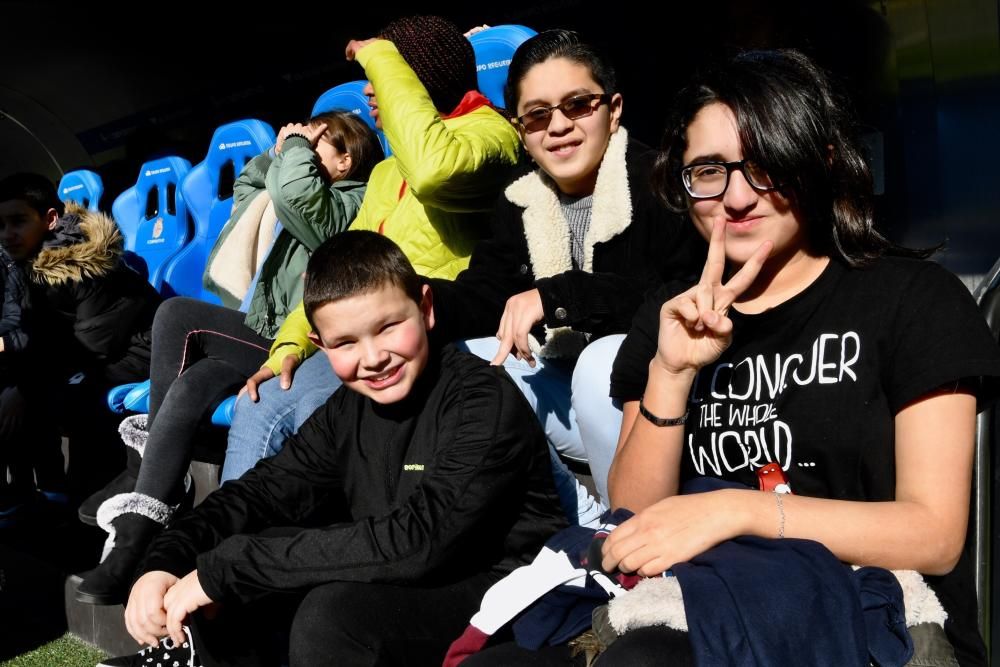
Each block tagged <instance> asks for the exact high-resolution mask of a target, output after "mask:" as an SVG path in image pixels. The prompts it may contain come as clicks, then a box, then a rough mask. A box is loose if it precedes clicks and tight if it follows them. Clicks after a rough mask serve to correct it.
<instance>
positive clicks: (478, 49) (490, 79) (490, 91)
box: [469, 25, 538, 109]
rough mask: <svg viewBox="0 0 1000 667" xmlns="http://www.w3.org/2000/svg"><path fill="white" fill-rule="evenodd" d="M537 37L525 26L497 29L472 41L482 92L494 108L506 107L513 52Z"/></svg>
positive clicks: (486, 32)
mask: <svg viewBox="0 0 1000 667" xmlns="http://www.w3.org/2000/svg"><path fill="white" fill-rule="evenodd" d="M536 34H538V33H536V32H535V31H534V30H532V29H531V28H527V27H525V26H523V25H497V26H493V27H492V28H487V29H486V30H482V31H480V32H477V33H476V34H474V35H472V36H471V37H469V41H470V42H472V50H473V51H474V52H475V54H476V76H477V78H478V80H479V92H481V93H482V94H483V95H485V96H486V97H488V98H489V99H490V102H492V103H493V106H495V107H499V108H501V109H502V108H503V107H504V101H503V87H504V84H505V83H506V82H507V70H508V69H509V68H510V59H511V58H512V57H513V56H514V51H517V47H519V46H520V45H521V44H522V43H523V42H524V41H525V40H526V39H528V38H529V37H533V36H534V35H536Z"/></svg>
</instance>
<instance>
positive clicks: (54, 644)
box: [0, 634, 105, 667]
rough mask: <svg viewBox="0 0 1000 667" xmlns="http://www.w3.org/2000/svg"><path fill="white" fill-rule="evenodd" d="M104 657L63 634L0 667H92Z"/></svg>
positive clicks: (4, 662) (74, 638)
mask: <svg viewBox="0 0 1000 667" xmlns="http://www.w3.org/2000/svg"><path fill="white" fill-rule="evenodd" d="M104 657H105V655H104V652H103V651H101V650H100V649H97V648H94V647H93V646H91V645H90V644H87V643H85V642H82V641H80V640H79V639H77V638H76V637H74V636H72V635H70V634H65V635H63V636H62V637H60V638H59V639H56V640H54V641H51V642H49V643H48V644H45V645H44V646H39V647H38V648H36V649H35V650H33V651H29V652H28V653H25V654H23V655H19V656H17V657H16V658H12V659H10V660H5V661H3V662H0V667H94V665H96V664H97V663H98V661H99V660H101V659H103V658H104Z"/></svg>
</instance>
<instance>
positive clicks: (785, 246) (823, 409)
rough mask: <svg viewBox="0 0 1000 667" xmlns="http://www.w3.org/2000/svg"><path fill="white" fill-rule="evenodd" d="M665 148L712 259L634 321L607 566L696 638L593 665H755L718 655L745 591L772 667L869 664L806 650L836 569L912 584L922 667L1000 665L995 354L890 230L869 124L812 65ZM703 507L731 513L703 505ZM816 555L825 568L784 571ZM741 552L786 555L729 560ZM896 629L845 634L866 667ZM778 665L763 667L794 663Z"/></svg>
mask: <svg viewBox="0 0 1000 667" xmlns="http://www.w3.org/2000/svg"><path fill="white" fill-rule="evenodd" d="M667 128H668V129H667V134H666V140H665V150H664V152H663V154H662V156H661V157H660V159H659V161H658V163H657V167H656V171H657V176H658V190H659V192H660V194H661V195H662V196H663V197H664V199H665V200H666V201H667V202H668V204H669V205H670V206H671V207H672V208H674V209H677V210H680V209H686V210H687V212H688V214H689V215H690V217H691V221H692V222H693V223H694V227H695V228H696V229H697V230H698V232H699V233H700V234H701V235H702V236H703V237H704V238H706V239H708V240H709V242H710V247H709V253H708V259H707V261H706V263H705V266H704V269H703V271H702V274H701V278H700V280H699V281H698V282H697V283H696V284H694V285H693V286H691V285H690V284H688V285H681V284H673V285H668V286H666V287H665V288H663V289H661V290H659V292H658V293H656V294H654V295H653V296H652V297H651V298H650V299H649V300H648V301H647V303H646V304H645V305H644V306H643V307H642V308H640V310H639V312H638V313H637V315H636V318H635V320H634V323H633V326H632V329H631V331H630V332H629V334H628V336H627V337H626V339H625V341H624V342H623V344H622V346H621V349H620V351H619V353H618V357H617V359H616V361H615V364H614V370H613V373H612V377H611V395H612V397H614V398H615V399H617V400H618V401H621V402H622V403H623V406H624V409H623V411H622V415H621V417H622V418H621V424H622V426H621V432H620V436H619V439H618V445H617V450H616V451H615V453H614V461H613V464H612V465H611V466H610V473H609V476H608V486H609V489H610V496H611V502H612V506H614V507H624V508H628V509H629V510H631V511H633V512H635V513H636V514H635V516H634V517H633V518H632V519H630V520H628V521H626V522H625V523H623V524H622V525H621V526H619V527H618V528H617V529H615V530H614V532H612V533H611V536H610V537H609V538H608V539H607V541H606V542H605V543H604V545H603V567H604V569H606V570H609V571H614V570H620V571H624V572H636V573H638V574H640V575H643V576H647V577H658V576H659V575H661V574H662V573H664V571H667V570H671V569H672V571H673V574H675V575H676V576H677V578H678V580H679V582H680V588H681V589H683V603H684V606H685V608H686V611H687V626H688V628H687V629H688V630H690V635H686V634H684V633H681V632H678V630H677V625H676V624H674V625H673V627H672V628H671V627H667V626H665V625H657V626H656V627H650V628H645V629H643V630H641V631H638V632H626V633H625V634H623V635H622V636H621V638H620V639H619V640H618V641H616V642H615V643H614V644H612V647H611V649H609V651H608V653H606V654H605V656H604V657H603V658H602V659H601V660H599V661H598V664H599V665H603V664H606V662H607V664H628V665H644V664H667V663H663V662H662V661H663V660H664V659H665V658H664V656H678V659H681V658H680V657H682V656H687V657H688V658H690V657H691V656H692V655H694V656H695V657H696V659H697V661H698V664H702V661H703V660H704V659H705V656H706V651H708V652H709V653H710V652H711V651H712V650H716V651H722V653H723V654H724V655H723V658H724V659H723V660H722V662H726V660H734V658H733V657H732V653H739V651H740V650H741V649H740V647H739V646H737V645H736V644H735V643H734V641H733V638H732V637H728V638H727V640H726V641H722V638H721V637H720V636H719V635H718V629H719V628H720V627H723V623H724V621H719V618H720V615H722V614H728V613H730V612H731V611H732V607H733V606H734V605H733V602H732V600H733V599H737V598H738V597H739V595H740V594H741V592H750V593H755V594H757V595H759V598H758V599H759V600H760V601H762V602H763V603H764V604H762V605H761V606H760V607H758V609H759V610H767V613H766V618H761V617H756V618H755V617H754V614H752V613H750V612H749V611H748V610H747V609H746V608H739V609H737V613H739V614H746V616H745V617H744V619H745V622H746V625H745V627H744V628H743V630H742V631H741V632H745V633H746V636H745V641H746V642H747V644H746V645H745V646H744V647H743V648H746V647H747V646H750V647H753V650H754V651H757V650H758V649H760V650H762V651H764V652H763V653H759V654H758V659H760V657H761V655H765V656H766V655H771V656H772V658H773V657H774V655H775V654H773V653H767V651H769V650H772V649H774V647H775V646H779V645H780V646H781V647H782V649H787V650H788V651H789V652H791V653H792V654H794V655H795V656H796V657H795V659H794V660H793V662H794V664H810V665H812V664H851V661H847V660H844V661H840V662H838V660H842V659H843V656H841V657H839V658H838V657H835V654H834V653H833V651H834V650H835V648H837V647H831V646H830V645H829V644H827V643H825V642H823V641H820V640H819V639H817V640H816V641H812V638H811V636H810V635H811V633H814V632H815V633H816V634H817V635H818V634H819V633H820V632H821V631H822V629H821V628H817V627H816V626H815V625H813V626H812V627H806V628H803V626H807V625H808V624H809V623H810V620H809V619H810V618H812V619H815V618H816V616H815V615H813V616H810V614H815V612H816V610H817V609H818V606H817V605H820V604H823V603H827V602H828V601H829V600H830V599H831V596H832V595H833V593H831V591H833V590H834V589H835V587H836V586H837V585H838V583H840V582H839V581H838V582H834V581H832V580H831V579H830V578H821V577H819V576H818V575H816V574H815V573H816V572H818V571H820V561H821V560H822V559H827V560H823V561H822V562H827V561H832V563H833V564H834V565H837V564H838V562H840V561H842V562H843V563H849V564H854V565H860V566H877V567H879V568H886V569H888V570H894V571H910V572H896V575H897V577H898V580H899V581H900V582H901V584H902V589H897V588H894V585H893V584H890V585H889V589H887V590H890V591H891V592H889V593H886V597H885V599H886V600H888V601H889V602H886V603H885V604H886V605H887V606H888V605H891V604H892V603H893V602H892V601H895V600H896V594H897V593H899V591H900V590H901V591H902V595H905V596H907V597H906V605H905V612H904V611H903V609H902V606H903V605H899V608H897V609H896V611H897V612H898V613H897V618H896V619H895V620H896V621H897V625H896V626H893V627H897V628H898V627H901V626H899V625H898V624H899V623H902V622H903V621H902V619H901V617H902V615H903V614H904V613H905V625H906V626H909V634H910V637H911V638H912V639H913V641H914V642H915V644H916V647H917V650H918V652H919V651H921V650H925V651H926V650H927V647H928V646H931V645H934V646H936V647H937V648H936V649H933V650H938V651H941V653H939V654H938V656H939V657H941V656H944V657H943V658H941V659H942V660H944V662H940V663H935V664H954V662H949V660H952V661H953V660H954V658H957V660H958V663H959V664H961V665H980V664H985V652H984V647H983V643H982V639H981V638H980V636H979V633H978V630H977V616H976V599H975V595H974V592H973V586H972V571H971V559H970V557H969V554H965V555H964V556H963V547H964V545H965V536H966V525H967V520H968V512H969V495H970V485H971V476H972V466H973V452H974V443H973V436H974V431H975V416H976V411H977V399H978V406H979V407H980V408H981V407H982V406H983V404H984V402H985V401H987V400H989V399H992V398H993V397H994V395H995V393H996V387H997V384H996V377H997V376H998V375H1000V354H998V350H997V346H996V342H995V341H993V340H991V337H990V335H989V333H988V331H987V329H986V327H985V325H984V322H983V318H982V317H981V316H980V314H979V313H978V311H977V309H976V306H975V303H974V302H973V300H972V299H971V297H970V295H969V293H968V291H967V290H966V288H965V287H963V285H962V284H961V283H960V282H959V281H958V279H957V278H955V277H954V276H953V275H951V274H950V273H948V272H947V271H945V270H944V269H942V268H941V267H940V266H939V265H937V264H934V263H931V262H929V261H923V258H925V257H926V256H927V255H928V254H929V253H927V252H916V251H910V250H905V249H902V248H900V247H897V246H895V245H893V244H892V243H890V242H889V241H887V240H886V239H885V238H884V237H882V236H881V235H880V234H879V233H878V232H877V231H876V230H875V228H874V226H873V211H872V188H871V178H870V173H869V169H868V166H867V164H866V163H865V160H864V159H863V157H862V155H861V153H860V152H859V149H858V147H857V144H856V143H855V142H854V140H853V138H852V136H851V119H850V117H849V116H848V114H847V113H846V111H845V108H844V105H843V103H842V102H841V101H840V100H839V98H838V97H837V95H836V94H835V93H834V91H833V90H832V89H831V87H830V85H829V82H828V80H827V78H826V76H825V75H824V74H823V73H822V72H821V71H820V70H819V69H818V68H817V67H816V66H815V65H814V64H813V63H811V62H810V61H809V60H808V59H807V58H806V57H805V56H803V55H801V54H799V53H797V52H794V51H755V52H748V53H744V54H741V55H739V56H737V57H735V58H733V59H731V60H729V61H728V62H726V63H724V64H722V65H720V66H717V67H715V68H712V69H709V70H707V71H705V72H703V73H702V74H700V75H699V76H697V77H696V79H695V80H694V82H693V83H692V84H691V85H690V86H689V87H687V88H685V89H684V90H683V91H682V92H681V93H680V95H679V98H678V102H677V104H676V107H675V111H674V113H673V115H672V116H671V117H670V118H669V119H668V124H667ZM610 415H611V411H610V410H609V411H608V412H607V413H606V415H605V417H606V418H609V419H612V417H611V416H610ZM591 453H592V457H591V458H592V460H593V459H594V458H595V457H597V458H600V456H598V455H596V454H595V453H594V452H591ZM604 457H605V459H606V458H607V453H605V454H604ZM595 474H598V473H597V472H596V471H595ZM695 484H697V485H701V487H702V488H705V486H706V484H707V486H708V488H710V489H713V490H709V491H707V492H702V493H688V492H687V491H691V490H692V488H691V487H692V485H695ZM762 490H765V491H769V492H767V493H762V492H761V491H762ZM738 536H752V537H750V538H747V537H740V538H739V539H738V540H734V538H737V537H738ZM755 538H762V539H758V540H757V541H754V540H755ZM782 538H783V539H784V540H785V542H783V543H780V544H779V542H780V540H781V539H782ZM789 538H799V539H797V540H794V541H792V540H790V539H789ZM800 540H808V541H811V542H808V543H804V542H800ZM734 544H735V545H736V546H735V547H734V546H733V545H734ZM802 544H805V545H807V546H805V547H800V546H799V545H802ZM720 545H721V546H720ZM799 548H808V549H816V550H818V552H819V555H817V556H815V559H812V558H810V559H806V560H805V562H804V563H802V562H800V561H797V560H795V558H793V557H790V556H787V553H788V551H791V550H793V549H799ZM741 549H742V550H749V552H750V553H758V555H759V553H763V551H761V550H767V553H768V554H769V555H768V556H767V557H766V558H761V559H760V560H758V561H756V562H755V563H754V564H751V560H750V558H749V557H743V558H742V559H740V558H739V557H736V558H735V560H733V559H734V554H744V553H746V551H742V550H741ZM755 549H756V550H757V551H754V550H755ZM810 553H812V552H810ZM720 554H722V555H720ZM775 558H788V559H789V560H788V567H787V568H786V567H784V565H783V566H782V567H783V569H782V571H781V574H780V575H779V576H776V577H774V576H768V575H767V574H766V573H765V572H766V568H765V564H766V563H774V562H780V563H783V564H784V563H785V562H786V561H775V560H773V559H775ZM727 559H728V560H727ZM720 560H721V561H723V563H722V564H721V565H720ZM691 563H694V565H692V564H691ZM803 564H804V565H805V566H806V567H805V568H804V569H805V570H811V571H812V572H813V576H816V578H817V581H813V580H811V579H809V578H808V577H806V578H803V573H802V572H801V571H800V570H799V569H797V566H799V565H803ZM706 567H719V568H722V569H723V570H724V571H725V572H726V573H727V575H726V576H731V577H734V578H735V579H732V580H733V581H738V582H739V583H737V584H736V585H735V586H734V589H735V590H734V591H733V598H732V599H730V598H726V599H715V600H712V601H711V602H709V601H706V600H704V599H699V597H698V593H697V592H698V591H699V590H702V589H699V588H697V587H694V588H692V586H693V584H692V583H691V582H692V576H693V575H692V572H693V571H695V570H696V569H697V568H702V569H701V570H700V572H704V568H706ZM725 568H730V569H725ZM824 571H825V570H824ZM837 571H838V572H843V573H844V574H842V575H841V574H838V575H837V576H838V577H839V576H845V577H847V576H854V575H855V574H856V573H852V572H851V571H850V570H848V569H843V570H837ZM912 571H916V572H919V573H921V574H922V576H918V575H916V574H915V573H914V572H912ZM861 572H867V571H866V570H863V571H861ZM658 581H659V582H662V581H666V580H665V579H659V580H658ZM644 583H645V582H644ZM925 584H926V585H927V586H929V589H927V588H926V586H925ZM640 585H642V584H640ZM754 586H756V587H757V588H753V587H754ZM731 590H732V589H731ZM819 591H821V592H819ZM791 592H795V596H794V599H793V600H792V601H791V602H789V600H790V597H791ZM817 592H819V593H818V594H817ZM918 593H920V594H922V595H923V596H924V597H922V598H919V603H918V602H917V600H918ZM627 600H628V596H626V597H623V598H622V599H621V601H620V602H621V605H623V606H620V607H619V609H618V612H614V609H615V607H616V605H618V604H619V601H616V602H614V603H612V605H611V610H612V612H613V613H612V614H611V616H612V619H613V618H614V617H615V613H620V612H621V610H623V609H625V608H626V607H627V606H628V603H627V602H626V601H627ZM868 600H869V602H870V601H871V598H869V599H868ZM768 601H771V602H772V604H767V602H768ZM937 602H940V606H935V604H936V603H937ZM735 606H736V607H739V605H738V604H737V605H735ZM859 609H860V607H859ZM868 611H871V609H870V608H869V607H866V614H867V613H868ZM921 614H923V615H922V616H921ZM712 617H714V618H712ZM724 618H729V617H728V616H724ZM865 618H869V617H868V616H866V617H865ZM920 621H923V622H920ZM713 623H714V624H715V625H714V627H715V630H712V629H711V627H713V626H712V624H713ZM887 624H889V622H886V623H878V624H876V625H877V628H876V627H872V626H870V627H869V628H868V634H867V635H866V634H865V632H864V630H863V629H862V631H861V633H860V636H859V635H858V634H857V632H856V630H857V626H853V628H852V626H850V625H846V624H845V625H844V626H842V627H839V628H837V629H836V632H834V633H833V635H834V637H835V639H838V640H843V641H846V642H851V641H853V642H855V644H860V646H861V649H860V650H861V654H860V658H859V659H860V661H861V662H862V663H863V664H868V660H869V653H868V651H872V656H875V655H876V654H875V652H874V651H875V650H876V649H874V648H872V646H873V641H874V640H873V635H877V634H878V631H879V630H884V629H885V628H886V627H887ZM640 625H642V624H640ZM668 625H669V624H668ZM942 627H943V631H942V629H941V628H942ZM706 628H708V630H706ZM802 632H804V634H802ZM706 633H707V634H706ZM734 636H739V634H738V633H737V634H736V635H734ZM713 637H714V638H715V639H717V640H719V641H718V645H717V646H715V647H714V649H713V648H712V647H708V646H706V643H709V642H710V640H712V638H713ZM943 637H946V641H945V642H944V643H942V642H941V641H940V640H941V639H942V638H943ZM689 638H690V640H689ZM794 638H799V641H795V639H794ZM805 638H809V639H810V641H803V640H804V639H805ZM774 639H777V640H778V641H777V643H776V644H773V645H770V646H764V648H761V647H762V646H763V645H764V644H765V643H766V642H767V641H769V640H774ZM782 641H784V644H782ZM901 641H902V640H901ZM935 641H936V643H935ZM866 642H867V643H866ZM949 643H950V646H949V645H948V644H949ZM723 644H725V648H723V647H722V645H723ZM901 646H902V648H901V649H900V652H899V653H897V656H896V657H897V658H900V659H901V660H909V659H910V658H909V657H908V656H907V655H906V651H905V643H904V644H903V645H901ZM841 648H842V647H841ZM855 648H857V646H856V645H855ZM952 653H953V655H954V658H952V657H951V656H952ZM716 655H717V656H718V655H719V654H718V653H717V654H716ZM774 659H776V660H778V662H774V663H768V662H767V660H766V659H765V660H764V662H763V663H761V664H787V663H786V662H782V661H781V659H780V658H774ZM878 663H879V664H890V663H891V664H902V663H901V662H900V663H892V661H890V660H884V661H883V659H879V660H878ZM669 664H674V663H669ZM713 664H715V663H713ZM740 664H742V663H740ZM920 664H927V663H920Z"/></svg>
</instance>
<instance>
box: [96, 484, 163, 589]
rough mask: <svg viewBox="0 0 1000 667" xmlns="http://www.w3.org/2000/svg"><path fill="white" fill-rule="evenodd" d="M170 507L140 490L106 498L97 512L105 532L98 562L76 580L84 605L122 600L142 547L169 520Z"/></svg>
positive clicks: (99, 523)
mask: <svg viewBox="0 0 1000 667" xmlns="http://www.w3.org/2000/svg"><path fill="white" fill-rule="evenodd" d="M174 509H175V508H173V507H170V506H169V505H167V504H166V503H164V502H162V501H160V500H157V499H156V498H153V497H152V496H147V495H144V494H141V493H122V494H119V495H116V496H112V497H111V498H108V499H107V500H106V501H105V502H104V503H103V504H102V505H101V507H100V509H99V510H98V511H97V524H98V525H99V526H100V527H101V528H103V529H104V530H106V531H108V539H107V541H106V542H105V544H104V554H103V556H102V557H101V564H100V565H98V566H97V567H96V568H95V569H93V570H91V571H90V572H89V573H88V574H87V575H86V577H85V578H84V580H83V581H82V582H80V585H79V586H78V587H77V589H76V599H77V600H79V601H80V602H84V603H86V604H101V605H108V604H122V603H124V602H125V601H126V599H127V598H128V592H129V589H130V588H131V586H132V580H133V577H134V576H135V570H136V568H137V567H138V566H139V562H140V561H141V560H142V557H143V556H144V555H145V553H146V547H148V546H149V543H150V542H152V541H153V538H154V537H156V535H158V534H159V532H160V531H161V530H162V529H163V527H164V526H166V525H167V522H168V521H170V517H171V516H173V513H174Z"/></svg>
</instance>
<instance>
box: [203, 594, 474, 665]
mask: <svg viewBox="0 0 1000 667" xmlns="http://www.w3.org/2000/svg"><path fill="white" fill-rule="evenodd" d="M492 583H494V579H492V578H489V577H488V576H487V575H477V576H474V577H471V578H469V579H465V580H463V581H459V582H456V583H452V584H448V585H445V586H441V587H439V588H413V587H409V586H396V585H392V584H367V583H353V582H333V583H329V584H324V585H322V586H319V587H317V588H314V589H312V590H311V591H310V592H309V593H308V594H306V596H305V598H304V599H302V602H301V603H300V604H298V605H297V608H296V607H295V606H294V605H290V604H288V599H287V598H282V597H280V596H272V597H271V598H268V599H267V601H266V602H265V601H263V600H262V601H261V602H256V603H253V604H249V605H245V606H241V605H231V606H227V607H226V608H224V609H221V610H220V613H219V614H218V615H217V616H216V617H215V618H213V619H212V620H206V619H205V618H204V617H203V616H201V615H199V614H195V615H194V616H193V617H192V626H193V627H192V630H193V632H194V636H195V649H196V651H197V653H198V657H199V658H200V659H201V661H202V664H204V665H205V667H230V666H233V667H236V666H239V667H256V666H257V665H260V666H261V667H263V666H264V665H275V664H280V657H279V656H278V655H277V650H276V646H275V644H276V642H275V641H274V634H275V629H276V628H282V627H283V628H287V627H288V622H289V616H291V635H290V637H289V642H288V644H289V655H288V665H289V667H313V666H314V665H351V667H363V666H365V665H414V666H420V667H423V666H425V665H440V664H441V661H442V660H443V659H444V655H445V653H446V652H447V650H448V646H450V645H451V642H452V641H454V640H455V639H457V638H458V637H459V636H460V635H461V634H462V632H463V631H464V630H465V628H466V626H467V625H468V624H469V620H470V619H471V618H472V615H473V614H474V613H476V611H477V610H478V609H479V603H480V600H481V599H482V596H483V594H484V593H485V592H486V590H487V589H488V588H489V587H490V585H491V584H492Z"/></svg>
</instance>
